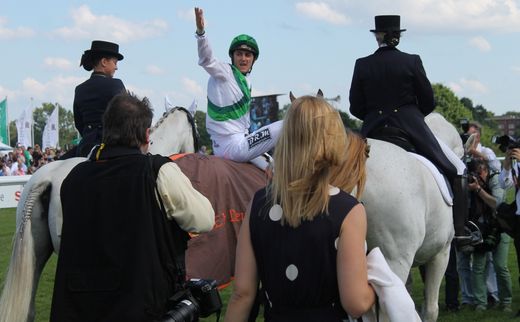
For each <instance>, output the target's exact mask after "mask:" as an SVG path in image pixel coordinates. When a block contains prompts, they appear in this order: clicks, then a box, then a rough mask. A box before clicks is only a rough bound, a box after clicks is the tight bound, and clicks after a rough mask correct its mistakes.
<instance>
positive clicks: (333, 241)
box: [249, 187, 358, 322]
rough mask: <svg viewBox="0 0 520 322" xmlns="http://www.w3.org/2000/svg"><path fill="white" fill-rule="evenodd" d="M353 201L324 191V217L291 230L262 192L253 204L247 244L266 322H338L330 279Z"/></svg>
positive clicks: (343, 315) (337, 306)
mask: <svg viewBox="0 0 520 322" xmlns="http://www.w3.org/2000/svg"><path fill="white" fill-rule="evenodd" d="M356 204H358V201H357V200H356V199H355V198H354V197H352V196H351V195H350V194H348V193H346V192H344V191H342V190H340V189H338V188H336V187H331V188H330V201H329V205H328V210H329V213H328V214H325V213H321V214H319V215H318V216H316V217H314V219H313V220H312V221H303V222H302V223H301V224H300V225H299V226H298V227H296V228H293V227H290V226H289V225H287V224H284V225H282V224H281V218H282V213H283V206H280V205H273V204H272V203H271V198H270V197H269V196H268V195H267V191H266V189H265V188H264V189H261V190H259V191H258V192H257V193H256V194H255V196H254V199H253V203H252V207H251V217H250V224H249V225H250V226H249V228H250V231H251V243H252V245H253V251H254V253H255V257H256V261H257V267H258V273H259V277H260V281H261V285H262V288H263V292H264V295H265V301H264V308H265V313H264V317H265V320H266V321H284V322H287V321H300V322H301V321H309V322H310V321H320V322H322V321H343V320H344V319H347V314H346V313H345V311H344V310H343V308H342V307H341V303H340V300H339V290H338V280H337V274H336V255H337V243H338V238H339V233H340V228H341V224H342V223H343V220H344V219H345V217H346V216H347V214H348V213H349V212H350V210H351V209H352V208H353V207H354V206H355V205H356Z"/></svg>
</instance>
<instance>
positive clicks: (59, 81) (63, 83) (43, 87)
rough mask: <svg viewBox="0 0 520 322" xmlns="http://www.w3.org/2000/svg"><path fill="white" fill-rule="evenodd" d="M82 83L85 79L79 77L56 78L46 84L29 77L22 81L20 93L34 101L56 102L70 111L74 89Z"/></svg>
mask: <svg viewBox="0 0 520 322" xmlns="http://www.w3.org/2000/svg"><path fill="white" fill-rule="evenodd" d="M83 81H85V79H84V78H79V77H64V76H56V77H53V78H51V79H50V80H49V81H47V82H40V81H38V80H36V79H34V78H31V77H29V78H26V79H24V80H23V81H22V93H24V94H23V95H24V96H25V95H30V97H33V98H34V99H35V100H36V101H40V102H49V103H56V102H57V103H59V104H60V105H62V106H63V107H65V108H68V109H71V110H72V102H73V100H74V88H75V87H76V85H78V84H79V83H81V82H83ZM25 93H30V94H25ZM20 96H22V95H20Z"/></svg>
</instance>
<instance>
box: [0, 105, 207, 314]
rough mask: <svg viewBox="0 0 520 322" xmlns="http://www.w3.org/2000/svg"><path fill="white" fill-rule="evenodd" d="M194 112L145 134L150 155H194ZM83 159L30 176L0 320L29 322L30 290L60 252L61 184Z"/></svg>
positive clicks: (172, 113) (167, 117)
mask: <svg viewBox="0 0 520 322" xmlns="http://www.w3.org/2000/svg"><path fill="white" fill-rule="evenodd" d="M194 114H195V111H194V110H192V111H188V110H186V109H184V108H179V107H177V108H173V109H171V110H169V111H168V112H167V113H165V114H164V115H163V117H162V118H161V119H160V120H159V121H158V122H157V123H156V124H155V126H154V127H153V128H152V129H151V133H150V149H149V151H150V153H152V154H162V155H170V154H174V153H190V152H195V149H196V141H197V133H196V129H195V125H194V121H193V117H194ZM85 160H86V158H72V159H67V160H62V161H55V162H51V163H49V164H47V165H45V166H43V167H42V168H41V169H39V170H38V171H36V173H35V174H34V175H32V177H31V179H30V180H29V181H28V182H27V184H26V185H25V186H24V190H23V192H22V196H21V198H20V201H19V203H18V208H17V210H16V233H15V236H14V245H13V252H12V256H11V262H10V266H9V269H8V272H7V275H6V280H5V283H4V288H3V291H2V295H1V297H0V321H2V322H24V321H33V320H34V316H35V310H34V297H35V295H36V286H37V284H38V281H39V279H40V274H41V272H42V271H43V268H44V266H45V264H46V263H47V260H48V259H49V257H50V256H51V255H52V252H53V251H54V252H55V253H56V254H57V253H58V250H59V247H60V236H61V224H62V211H61V200H60V188H61V183H62V181H63V180H64V179H65V177H66V176H67V174H68V173H69V172H70V170H71V169H72V168H73V167H74V166H76V165H77V164H78V163H80V162H83V161H85Z"/></svg>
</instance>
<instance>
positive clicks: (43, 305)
mask: <svg viewBox="0 0 520 322" xmlns="http://www.w3.org/2000/svg"><path fill="white" fill-rule="evenodd" d="M14 229H15V209H0V285H2V286H3V280H4V278H5V274H6V271H7V266H8V264H9V258H10V256H11V246H12V238H13V233H14ZM56 259H57V257H56V256H55V255H53V256H52V257H51V259H50V260H49V262H48V263H47V265H46V267H45V270H44V272H43V274H42V277H41V280H40V283H39V286H38V292H37V298H36V312H37V313H36V321H37V322H45V321H48V320H49V313H50V303H51V297H52V285H53V281H54V270H55V269H56ZM509 269H510V270H511V277H512V280H513V311H514V312H516V311H517V310H518V309H519V308H520V288H519V286H518V283H517V281H518V267H517V264H516V255H515V252H514V247H513V245H512V244H511V246H510V250H509ZM412 273H413V280H414V281H415V283H414V286H413V297H414V299H415V301H416V304H417V305H418V306H420V304H421V302H422V299H421V297H422V283H421V282H420V277H419V273H418V270H417V269H415V268H414V269H413V272H412ZM230 292H231V289H230V288H227V289H225V290H223V291H222V292H221V295H222V299H223V301H224V305H226V304H227V300H228V298H229V295H230ZM439 307H440V313H439V320H438V321H439V322H461V321H472V322H473V321H479V322H503V321H509V320H511V321H515V320H518V321H520V318H518V319H512V314H511V313H503V312H502V311H500V310H498V309H490V310H488V311H486V312H482V313H480V312H479V313H477V312H474V311H473V310H470V309H463V310H461V311H459V312H457V313H450V312H446V311H445V310H444V284H443V286H442V287H441V292H440V300H439ZM223 315H224V313H222V317H223ZM215 320H216V319H215V318H214V317H211V318H208V319H203V320H202V321H205V322H209V321H215ZM259 321H260V319H259Z"/></svg>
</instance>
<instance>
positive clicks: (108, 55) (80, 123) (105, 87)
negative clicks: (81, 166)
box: [61, 40, 125, 159]
mask: <svg viewBox="0 0 520 322" xmlns="http://www.w3.org/2000/svg"><path fill="white" fill-rule="evenodd" d="M123 58H124V57H123V55H121V54H120V53H119V45H118V44H115V43H112V42H108V41H102V40H94V41H92V45H91V47H90V49H88V50H85V52H84V53H83V55H82V56H81V62H80V66H83V68H84V69H85V70H86V71H92V70H93V72H92V74H91V76H90V78H89V79H87V80H86V81H85V82H83V83H82V84H80V85H78V86H77V87H76V90H75V94H74V106H73V110H74V124H75V126H76V129H77V130H78V131H79V133H80V134H81V137H82V139H81V142H80V143H79V145H78V146H77V147H75V148H74V149H72V150H70V151H69V152H67V153H66V154H65V155H64V156H62V157H61V159H67V158H71V157H75V156H81V157H85V156H87V155H88V154H89V152H90V150H91V149H92V148H93V147H94V146H95V145H97V144H100V143H101V138H102V135H103V129H102V125H101V119H102V117H103V113H104V112H105V110H106V108H107V104H108V102H109V101H110V100H111V99H112V97H114V96H115V95H117V94H119V93H122V92H124V91H125V86H124V85H123V82H122V81H121V80H120V79H117V78H113V77H114V74H115V72H116V70H117V62H118V61H120V60H122V59H123Z"/></svg>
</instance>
